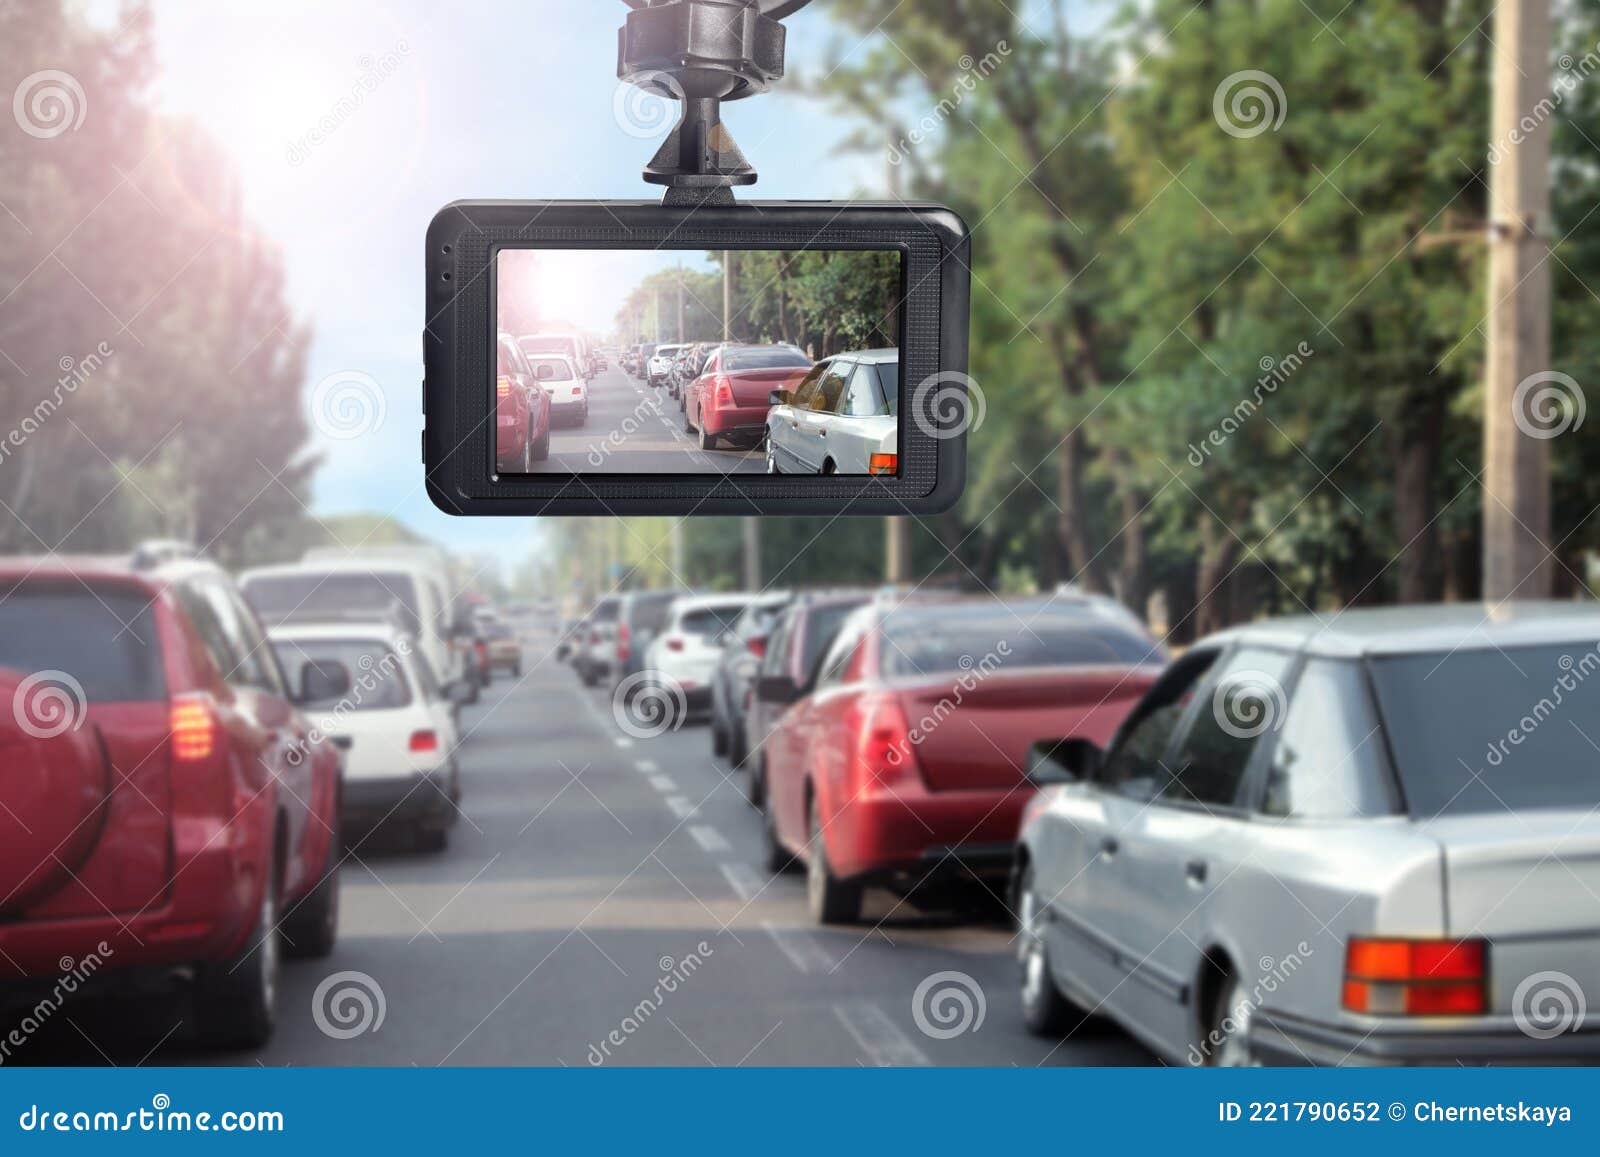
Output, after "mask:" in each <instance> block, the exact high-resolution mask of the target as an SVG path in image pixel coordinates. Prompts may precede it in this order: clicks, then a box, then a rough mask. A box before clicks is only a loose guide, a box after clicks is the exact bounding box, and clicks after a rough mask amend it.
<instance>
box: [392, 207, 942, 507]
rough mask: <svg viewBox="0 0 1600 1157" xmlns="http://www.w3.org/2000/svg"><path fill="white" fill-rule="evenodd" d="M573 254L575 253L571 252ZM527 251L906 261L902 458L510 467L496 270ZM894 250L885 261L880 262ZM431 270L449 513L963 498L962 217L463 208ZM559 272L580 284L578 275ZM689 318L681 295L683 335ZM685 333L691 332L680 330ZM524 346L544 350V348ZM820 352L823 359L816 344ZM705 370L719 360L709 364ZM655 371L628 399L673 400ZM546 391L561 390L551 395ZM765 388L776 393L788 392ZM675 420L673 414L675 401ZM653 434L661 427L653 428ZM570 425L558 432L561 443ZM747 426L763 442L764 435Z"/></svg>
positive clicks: (560, 462) (540, 255)
mask: <svg viewBox="0 0 1600 1157" xmlns="http://www.w3.org/2000/svg"><path fill="white" fill-rule="evenodd" d="M563 250H577V251H582V253H578V254H574V253H567V254H565V255H562V254H561V253H560V252H559V251H563ZM524 251H531V252H532V254H534V256H530V257H527V259H526V260H527V262H528V263H529V264H530V265H532V266H538V265H540V264H541V263H547V264H548V265H549V266H550V267H551V268H554V267H556V265H557V263H559V262H563V261H564V262H567V263H568V264H567V265H566V266H562V268H570V266H571V263H573V262H575V261H577V262H581V260H582V259H583V253H593V254H611V253H612V252H613V251H615V252H617V253H621V254H626V253H628V252H630V251H631V252H634V253H637V254H642V255H645V256H641V257H640V258H638V260H641V261H643V260H654V261H659V260H662V259H663V255H664V254H668V253H670V254H675V255H676V254H682V255H683V258H684V259H685V260H692V259H696V258H698V259H700V260H706V259H708V257H714V256H715V255H716V254H717V253H724V254H731V255H733V260H735V261H737V260H739V257H738V255H739V254H742V253H746V252H749V253H757V254H764V255H770V254H811V255H839V254H844V255H850V256H851V257H852V258H853V257H857V256H859V255H861V254H872V253H881V254H891V255H898V259H899V281H900V293H899V297H898V303H897V308H896V309H895V310H894V311H893V313H894V315H895V320H894V323H893V324H894V326H895V328H896V329H897V330H898V341H897V343H896V344H897V348H898V350H899V368H898V386H899V396H898V399H897V400H896V399H894V398H892V397H891V398H889V399H887V400H886V402H885V408H884V412H885V413H888V412H889V411H893V412H894V413H895V414H896V416H897V418H898V430H897V434H896V435H894V436H895V437H897V442H898V445H897V446H896V447H895V448H894V450H893V452H892V453H889V452H887V448H886V453H884V454H879V455H873V457H872V461H873V463H874V465H873V472H872V473H833V472H829V471H828V470H827V468H826V467H824V468H823V469H822V470H820V471H818V472H816V473H791V472H784V473H776V474H774V473H767V472H765V471H763V472H760V473H753V472H749V471H751V470H754V469H755V468H756V465H757V462H756V461H755V457H756V455H757V450H756V449H752V448H746V450H745V455H746V460H744V461H742V463H741V466H742V469H743V470H744V471H745V472H738V473H734V472H728V471H727V470H726V469H725V467H724V466H722V465H720V464H719V465H717V466H716V467H714V468H706V469H705V470H704V471H698V468H694V469H689V468H686V469H685V470H683V471H682V472H678V471H677V470H676V469H675V468H674V469H673V470H671V471H663V472H641V471H639V470H632V471H628V472H624V471H619V470H617V469H615V465H616V461H615V460H614V459H610V458H607V456H606V455H604V454H595V453H593V452H591V454H590V455H589V457H588V459H587V460H580V459H579V458H578V457H577V456H576V455H575V454H571V453H569V454H565V455H564V454H561V453H557V454H555V455H553V456H550V457H547V458H545V459H542V460H541V465H539V466H537V467H522V468H516V469H508V468H507V466H506V458H505V449H504V444H503V443H501V442H497V437H498V435H497V429H496V423H497V420H500V421H504V414H505V412H506V411H505V410H504V409H503V408H497V386H498V390H499V400H500V406H502V407H503V405H504V402H505V399H506V396H507V387H506V383H505V377H504V371H505V366H504V365H503V364H501V365H499V366H498V367H497V362H496V351H497V345H501V346H503V345H504V344H505V334H504V331H503V325H502V318H503V317H504V316H505V315H504V314H503V313H502V308H501V307H502V303H501V302H500V300H499V294H500V292H501V285H500V279H499V277H498V275H497V271H498V270H500V269H503V268H506V265H505V262H506V261H509V260H521V259H522V257H523V254H524ZM708 251H710V252H709V253H708ZM507 255H510V256H507ZM623 259H625V258H619V260H623ZM831 259H836V260H840V261H841V262H843V261H846V260H847V258H842V257H833V258H831ZM886 260H888V259H887V258H885V259H879V260H878V265H877V267H878V268H879V269H880V270H881V268H882V267H883V261H886ZM426 265H427V293H426V319H427V320H426V324H425V326H424V330H423V360H424V365H425V370H426V380H425V382H424V412H425V414H426V426H425V429H424V431H423V462H424V464H425V466H426V479H427V488H428V495H429V497H430V498H431V500H432V501H433V503H434V504H435V505H436V506H437V507H438V508H439V509H440V510H442V511H445V512H446V513H449V514H458V515H518V516H529V515H553V514H569V515H602V514H654V515H664V514H680V515H681V514H705V515H710V514H724V515H728V514H733V515H749V514H858V515H868V514H876V515H883V514H925V513H934V512H937V511H940V510H944V509H946V508H948V507H949V506H950V505H951V504H952V503H954V502H955V501H956V499H957V498H958V497H959V496H960V494H961V491H962V487H963V485H964V483H965V476H966V428H967V425H968V424H969V422H970V415H971V403H970V402H969V400H968V393H967V387H968V384H969V383H968V379H967V377H966V371H967V330H968V309H969V295H970V285H971V274H970V254H969V239H968V234H967V229H966V226H965V224H964V223H963V222H962V221H961V219H960V218H959V217H958V216H957V215H956V214H955V213H954V212H952V211H951V210H949V209H946V208H943V207H941V206H938V205H932V204H915V203H912V204H907V203H903V202H894V203H876V202H809V201H749V202H742V203H738V204H732V205H708V204H702V205H696V206H687V207H684V206H665V205H662V204H659V203H656V202H651V201H457V202H454V203H452V204H451V205H448V206H446V207H445V208H444V209H442V210H441V211H440V212H439V213H438V214H437V215H436V216H435V217H434V219H433V221H432V223H431V224H430V225H429V228H428V232H427V261H426ZM566 276H567V277H569V278H572V277H573V275H572V274H571V273H570V272H569V273H567V274H566ZM880 276H881V273H880ZM681 317H682V310H681V306H680V308H679V321H678V325H679V328H680V330H681V328H682V325H683V322H682V320H681ZM659 321H660V319H659V318H658V319H657V323H658V326H659ZM574 328H575V329H576V328H577V327H574ZM655 336H656V337H658V338H659V337H660V336H661V334H660V333H659V332H657V333H656V334H655ZM676 336H678V337H679V338H684V337H685V335H684V334H682V333H681V332H680V333H679V334H677V335H676ZM718 336H722V337H726V336H727V334H726V333H723V334H721V335H716V334H714V335H711V337H710V340H709V341H707V342H701V343H699V344H700V345H705V346H707V347H708V349H709V348H710V347H712V346H714V345H715V343H716V339H717V337H718ZM588 340H595V339H593V338H590V339H588ZM630 340H631V339H630ZM613 341H615V339H613ZM527 348H529V349H530V350H531V349H535V348H536V347H534V346H531V345H530V346H528V347H527ZM552 348H554V347H552ZM639 348H641V349H642V348H644V347H643V346H640V347H639ZM677 348H678V349H679V351H680V352H681V348H682V347H681V346H679V347H677ZM752 348H753V347H752ZM763 348H764V349H765V348H775V347H763ZM787 348H790V349H796V353H799V352H800V351H799V350H798V349H797V348H796V347H794V346H789V347H787ZM808 352H813V351H808ZM825 352H831V351H825ZM885 352H886V351H881V350H880V351H878V353H879V354H880V355H882V354H883V353H885ZM887 352H889V353H892V351H887ZM504 356H505V355H504V354H502V355H501V357H502V358H503V357H504ZM530 356H531V357H534V358H535V360H537V358H538V356H539V355H537V354H533V355H530ZM702 356H705V355H704V354H702ZM817 356H818V357H819V360H820V358H821V356H822V355H820V354H819V355H817ZM627 360H628V362H629V364H630V365H632V366H636V365H637V364H638V361H639V359H638V356H637V355H636V354H634V353H633V352H632V347H631V346H630V347H629V356H628V358H627ZM727 360H729V361H730V363H731V359H727ZM594 362H595V363H601V359H598V358H596V359H594ZM564 364H569V363H560V362H559V361H558V363H557V369H556V371H555V372H556V374H557V375H558V376H559V375H561V374H564V373H566V372H567V371H566V370H564V369H562V368H560V367H561V366H562V365H564ZM601 364H603V363H601ZM548 368H549V367H548V366H541V367H540V372H539V373H538V374H537V375H532V376H536V377H537V378H538V379H539V380H541V381H543V382H544V383H545V385H546V386H547V387H548V386H549V385H550V382H549V375H548V374H547V373H546V372H545V371H546V370H547V369H548ZM707 368H708V371H709V370H712V369H714V368H715V363H712V365H711V366H708V367H707ZM497 370H498V372H497ZM747 376H756V377H759V374H757V375H747ZM620 380H622V379H620V377H619V376H618V375H617V373H616V371H615V370H614V369H610V368H608V369H607V370H606V371H605V376H602V377H599V378H595V379H592V380H591V381H590V382H589V383H588V389H589V394H588V395H587V396H586V400H585V402H584V407H585V409H584V413H585V415H589V414H591V413H593V412H595V411H594V410H593V409H591V407H598V406H600V405H601V404H602V403H606V402H607V399H606V398H604V397H602V396H601V395H602V393H603V392H604V391H613V392H614V391H617V390H619V389H622V388H623V387H622V386H618V385H615V384H613V383H615V382H617V381H620ZM715 380H717V381H721V380H722V379H715ZM887 380H888V378H887V377H885V381H887ZM654 381H655V376H654V374H652V375H651V376H650V378H649V381H648V382H644V383H641V382H636V381H633V380H628V381H626V382H625V385H626V389H627V390H629V391H632V393H630V394H629V398H631V397H632V396H633V394H637V395H638V396H639V397H641V398H644V399H645V400H646V401H652V402H653V401H654V400H655V399H656V398H658V397H660V398H664V397H665V396H666V395H665V394H661V393H659V392H658V391H655V390H653V389H651V388H647V387H648V386H649V384H651V383H653V382H654ZM686 390H687V386H681V387H679V389H678V390H677V392H675V393H674V395H673V396H674V397H675V398H677V399H680V401H679V402H678V404H681V405H683V407H684V416H683V419H682V421H684V422H687V423H689V424H690V425H692V423H693V422H694V421H695V420H697V419H698V421H699V423H700V426H701V427H702V428H705V427H707V426H709V425H710V423H711V420H712V419H713V418H714V417H715V415H712V416H711V417H709V418H708V416H707V415H706V413H705V411H704V409H703V407H705V406H708V405H710V401H709V394H706V395H702V394H700V393H695V394H694V395H693V397H694V399H695V404H691V403H690V402H689V400H688V397H689V395H687V394H686V392H685V391H686ZM526 392H528V393H537V392H538V390H537V387H534V388H533V389H531V390H528V391H526ZM550 396H551V398H552V399H553V400H554V401H556V402H559V401H561V400H563V399H562V398H561V397H560V396H559V394H558V393H552V394H551V395H550ZM574 397H576V391H575V392H574ZM772 397H773V400H774V401H776V400H777V398H778V393H777V392H774V394H773V395H772ZM785 397H786V398H787V395H785ZM829 401H830V404H831V402H832V397H831V396H830V399H829ZM535 402H536V403H537V399H535ZM537 404H539V405H542V403H537ZM608 404H609V403H608ZM695 405H698V406H699V407H701V409H699V410H698V411H697V410H696V408H695ZM569 408H571V407H569ZM497 414H498V415H500V418H498V419H497ZM523 420H524V421H527V422H532V421H537V420H540V419H537V417H535V418H532V419H530V418H526V417H524V418H523ZM661 421H662V423H663V424H666V419H664V418H663V419H661ZM673 421H679V418H678V416H677V413H676V410H674V414H673ZM882 425H883V424H882V422H881V420H880V423H879V426H880V427H881V426H882ZM541 428H543V429H546V430H547V431H548V429H549V427H541ZM650 430H651V431H652V433H655V434H659V431H656V429H655V427H654V426H652V427H650ZM668 433H672V431H668ZM563 434H564V431H561V430H558V437H559V436H562V435H563ZM526 436H529V437H531V435H526ZM604 436H605V432H604V431H600V430H596V431H595V432H594V433H593V435H592V437H593V438H595V439H601V440H602V441H603V438H604ZM640 436H641V437H642V436H643V435H640ZM674 436H675V437H676V436H678V435H676V434H674ZM755 436H756V437H757V438H760V436H761V435H760V431H759V430H757V431H756V433H755ZM837 436H838V435H837V434H836V437H837ZM571 441H572V439H571V438H567V442H568V443H570V442H571ZM703 444H704V442H703V441H702V442H701V445H703ZM757 445H758V446H759V442H758V443H757ZM497 447H498V448H497ZM602 448H603V447H602ZM545 450H546V452H548V440H546V443H545ZM706 459H707V456H705V455H702V456H701V460H706ZM880 459H881V460H882V461H883V462H886V463H892V469H891V470H890V471H888V472H879V470H878V463H879V461H880ZM772 468H773V467H772V463H771V462H770V460H769V462H768V469H772Z"/></svg>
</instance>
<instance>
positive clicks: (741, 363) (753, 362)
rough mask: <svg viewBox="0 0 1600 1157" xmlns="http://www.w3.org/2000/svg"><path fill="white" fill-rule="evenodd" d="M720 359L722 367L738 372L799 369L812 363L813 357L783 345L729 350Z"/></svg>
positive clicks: (730, 371)
mask: <svg viewBox="0 0 1600 1157" xmlns="http://www.w3.org/2000/svg"><path fill="white" fill-rule="evenodd" d="M719 360H720V364H721V366H722V368H723V369H725V370H727V371H728V372H729V373H738V372H739V371H740V370H786V369H795V370H798V369H803V368H804V367H806V366H809V365H810V364H811V359H810V358H808V357H806V355H805V354H803V353H801V352H800V351H799V350H791V349H785V348H783V347H782V346H763V347H761V348H759V349H736V350H727V351H725V352H723V353H722V354H721V355H720V356H719Z"/></svg>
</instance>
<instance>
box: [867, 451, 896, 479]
mask: <svg viewBox="0 0 1600 1157" xmlns="http://www.w3.org/2000/svg"><path fill="white" fill-rule="evenodd" d="M899 467H900V455H898V454H874V455H873V456H872V457H871V458H869V459H868V460H867V473H868V474H893V473H894V472H895V471H896V470H898V469H899Z"/></svg>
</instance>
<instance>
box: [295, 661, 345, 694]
mask: <svg viewBox="0 0 1600 1157" xmlns="http://www.w3.org/2000/svg"><path fill="white" fill-rule="evenodd" d="M349 691H350V668H348V667H346V666H345V665H344V664H343V663H338V662H334V661H333V660H331V659H330V660H325V661H321V662H318V661H316V660H307V661H306V663H305V664H303V665H302V666H301V668H300V687H299V690H298V691H297V692H296V693H295V702H296V703H297V704H306V703H326V702H327V701H328V700H330V699H339V698H341V697H343V696H344V695H347V694H348V693H349Z"/></svg>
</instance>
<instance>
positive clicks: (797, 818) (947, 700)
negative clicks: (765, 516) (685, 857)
mask: <svg viewBox="0 0 1600 1157" xmlns="http://www.w3.org/2000/svg"><path fill="white" fill-rule="evenodd" d="M1164 658H1165V653H1164V651H1163V650H1162V648H1161V645H1160V644H1159V643H1157V642H1155V641H1154V640H1153V639H1152V638H1151V637H1150V636H1149V634H1148V633H1147V632H1146V631H1145V630H1144V628H1143V627H1142V626H1141V625H1139V623H1138V622H1137V620H1135V619H1133V617H1132V616H1131V615H1129V614H1128V613H1127V612H1126V611H1123V610H1121V608H1120V607H1118V606H1117V605H1116V604H1113V603H1111V602H1110V601H1109V600H1103V599H1098V598H1082V597H1072V598H1060V597H1057V598H1051V599H1032V600H1026V601H1006V602H1000V601H997V600H993V599H984V600H966V599H959V600H957V599H952V600H942V601H934V600H930V601H902V602H900V603H898V604H892V603H886V602H878V603H874V604H872V605H869V606H867V607H863V608H861V609H860V610H858V611H856V612H854V613H853V614H852V615H851V616H850V618H849V619H847V620H846V621H845V623H844V625H843V626H842V627H841V628H840V630H839V633H838V634H837V635H836V636H835V638H834V640H833V642H832V643H831V644H830V645H829V647H828V649H827V651H826V652H825V653H824V654H823V656H822V658H821V660H820V661H819V662H818V663H817V667H816V670H815V671H814V672H812V674H811V675H810V677H809V678H808V679H807V681H806V683H805V684H803V685H799V686H797V685H796V684H795V682H794V680H793V679H792V677H790V676H787V675H778V676H768V675H765V674H764V675H763V676H761V677H760V678H759V679H758V681H757V687H756V694H757V695H758V696H760V697H762V698H764V699H768V700H776V701H779V702H781V701H783V700H786V699H787V700H789V701H790V703H791V705H790V706H789V708H788V710H787V711H786V712H785V713H784V715H783V716H782V717H781V718H780V719H779V720H778V723H777V725H776V727H775V728H774V729H773V731H772V733H771V734H770V736H769V737H768V738H767V741H766V746H765V768H766V792H765V797H764V805H765V808H766V812H767V825H766V828H767V833H768V836H767V838H768V840H769V849H768V851H769V856H770V866H771V867H772V868H774V869H775V870H777V869H781V868H782V867H784V866H786V864H787V862H788V861H789V860H790V859H791V858H794V859H799V860H801V861H803V862H804V863H805V866H806V894H807V899H808V901H809V904H810V907H811V912H812V915H813V917H814V918H815V919H816V920H818V921H819V922H821V923H827V924H834V923H848V922H850V921H853V920H855V919H857V918H858V916H859V914H860V909H861V900H862V890H863V888H864V887H866V886H867V885H871V884H879V885H886V886H889V887H891V888H894V889H896V890H898V891H901V892H902V893H909V892H910V891H912V890H913V889H916V888H919V887H922V886H924V885H929V886H936V885H938V884H948V883H962V882H967V883H974V882H976V883H983V884H986V885H990V886H991V890H992V891H994V892H995V893H996V894H1000V895H1003V894H1004V880H1005V878H1006V877H1007V876H1008V875H1009V873H1010V870H1011V864H1012V857H1013V852H1014V845H1015V842H1016V838H1017V833H1018V830H1019V828H1020V826H1021V820H1022V813H1023V809H1024V808H1025V807H1026V806H1027V803H1028V801H1029V799H1030V798H1031V797H1032V795H1033V790H1034V789H1033V788H1032V787H1031V786H1030V785H1029V784H1028V782H1027V778H1026V775H1025V768H1026V760H1027V756H1028V750H1029V748H1030V747H1031V746H1032V745H1033V744H1034V743H1035V742H1036V741H1037V740H1038V739H1039V737H1040V736H1041V735H1056V734H1062V735H1067V734H1073V735H1077V734H1090V735H1095V736H1103V737H1106V738H1109V737H1110V736H1111V734H1112V733H1113V732H1114V731H1115V730H1116V728H1117V725H1118V724H1119V723H1121V721H1122V719H1123V717H1124V716H1125V715H1126V714H1127V713H1128V711H1129V710H1131V709H1132V707H1133V706H1134V704H1136V703H1137V702H1138V701H1139V697H1140V696H1141V695H1142V694H1143V693H1144V691H1145V689H1146V688H1147V687H1149V686H1150V684H1151V683H1152V682H1153V681H1154V679H1155V677H1156V676H1157V674H1159V670H1160V664H1161V663H1162V662H1163V660H1164ZM1063 729H1065V730H1063Z"/></svg>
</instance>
